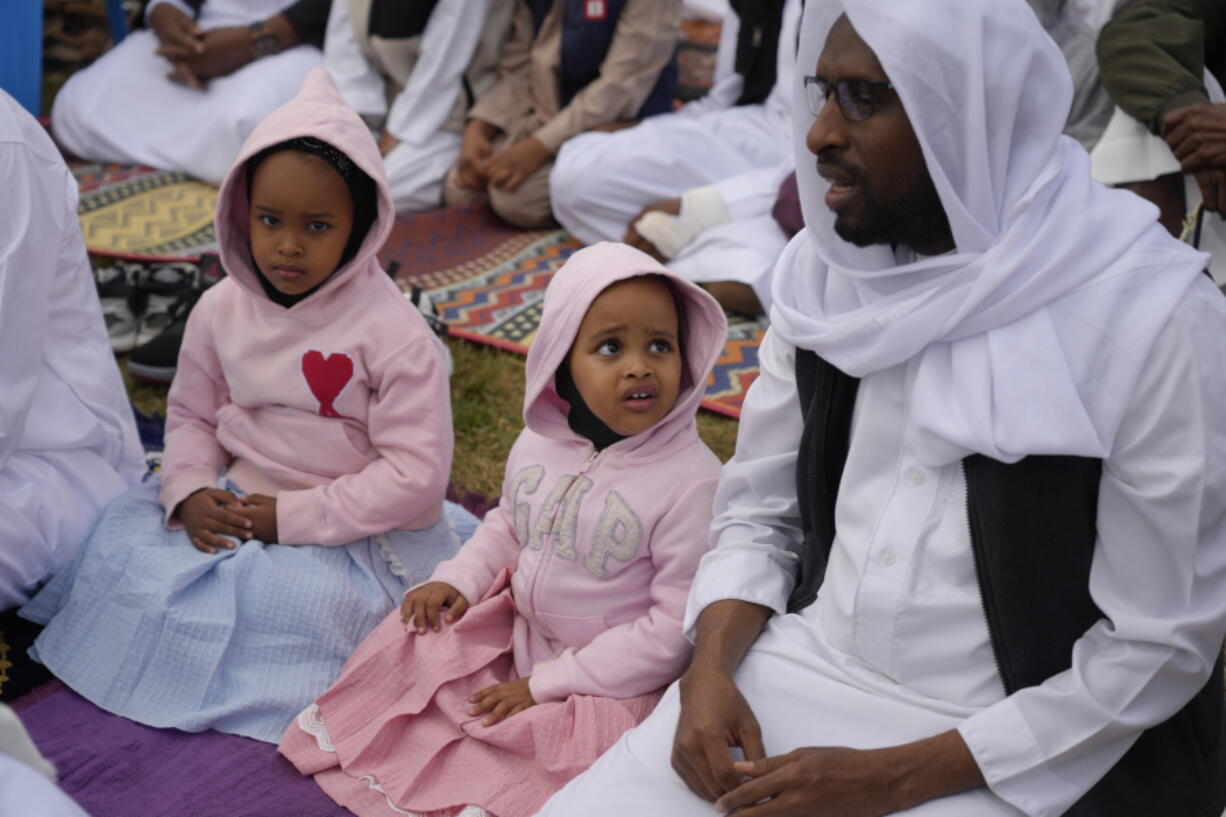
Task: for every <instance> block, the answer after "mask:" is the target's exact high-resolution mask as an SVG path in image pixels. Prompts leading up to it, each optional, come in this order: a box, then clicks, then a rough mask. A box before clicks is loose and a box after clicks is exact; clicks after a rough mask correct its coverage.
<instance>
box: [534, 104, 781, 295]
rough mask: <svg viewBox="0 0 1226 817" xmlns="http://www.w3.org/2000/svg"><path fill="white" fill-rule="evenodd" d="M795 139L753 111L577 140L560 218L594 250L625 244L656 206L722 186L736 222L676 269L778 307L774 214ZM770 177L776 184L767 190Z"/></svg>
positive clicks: (682, 258)
mask: <svg viewBox="0 0 1226 817" xmlns="http://www.w3.org/2000/svg"><path fill="white" fill-rule="evenodd" d="M787 134H788V129H787V126H786V124H784V123H780V122H776V121H775V117H772V116H770V115H768V113H767V112H766V110H765V109H764V108H763V107H762V106H760V105H753V106H748V107H743V108H730V109H726V110H718V111H710V112H708V113H704V114H700V115H697V116H685V115H672V114H665V115H662V116H655V117H651V118H650V119H647V120H644V121H643V122H642V123H641V124H639V125H637V126H635V127H633V128H628V129H626V130H621V131H615V132H613V133H599V132H592V133H585V134H582V135H580V136H576V137H575V138H574V139H571V140H569V141H568V142H566V143H565V144H563V145H562V149H561V150H560V151H559V152H558V158H557V162H556V163H555V164H554V168H553V171H552V172H551V173H550V176H549V194H550V198H551V200H552V202H553V212H554V217H555V218H556V219H557V220H558V223H560V224H561V225H562V226H563V227H565V228H566V229H567V230H569V231H570V233H571V235H573V236H575V237H576V238H578V239H579V240H580V241H582V242H584V243H585V244H591V243H594V242H596V241H608V240H612V241H620V240H621V238H622V236H623V235H624V234H625V232H626V228H627V227H628V226H629V225H630V220H631V219H633V218H634V217H635V216H637V215H638V214H639V212H640V211H641V210H642V209H643V208H644V207H646V206H647V205H648V204H652V203H654V202H657V201H661V200H663V199H669V198H674V197H677V196H680V195H681V194H682V193H684V192H685V191H686V190H689V189H691V188H694V187H703V186H706V185H712V184H719V185H720V193H721V195H722V196H723V198H724V201H725V203H726V204H727V205H728V208H729V211H730V212H731V213H732V217H733V223H732V224H728V225H723V226H722V227H717V228H714V229H713V230H709V231H708V233H710V235H708V234H703V235H700V236H698V237H696V238H695V239H694V240H693V241H691V242H690V243H689V244H688V245H686V246H685V247H683V248H682V249H681V252H680V253H678V255H677V257H676V258H674V259H673V260H672V262H670V264H669V268H670V269H672V270H673V271H675V272H677V273H678V274H680V275H683V276H685V277H686V278H689V279H690V280H693V281H739V282H741V283H746V284H749V285H750V286H752V287H753V288H754V291H755V293H756V294H757V295H758V299H759V300H760V301H761V302H762V305H763V306H764V307H767V308H769V303H770V271H771V269H772V268H773V267H774V264H775V261H776V260H777V259H778V257H779V254H780V253H782V252H783V247H784V245H786V243H787V237H786V236H785V235H784V233H783V231H782V230H781V229H780V228H779V226H778V225H777V224H776V223H775V222H774V220H773V219H772V218H771V217H770V211H771V207H772V206H773V205H774V201H775V194H776V193H777V192H778V184H779V183H780V182H781V181H782V179H783V176H785V175H786V173H787V168H789V167H790V166H791V164H792V158H791V145H790V143H789V141H788V140H787ZM763 178H765V179H777V181H774V183H773V185H771V184H768V185H767V189H766V190H765V191H764V190H763V189H762V186H761V184H760V181H761V179H763ZM750 179H753V180H754V181H758V182H759V183H758V184H754V183H752V182H750V181H749V180H750ZM742 222H743V223H742Z"/></svg>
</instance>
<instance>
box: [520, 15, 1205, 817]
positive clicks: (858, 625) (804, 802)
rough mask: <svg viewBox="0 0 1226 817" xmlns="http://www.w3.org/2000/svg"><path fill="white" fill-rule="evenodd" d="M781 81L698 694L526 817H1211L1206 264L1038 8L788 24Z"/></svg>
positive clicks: (716, 528) (699, 581)
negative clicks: (788, 116) (1103, 135)
mask: <svg viewBox="0 0 1226 817" xmlns="http://www.w3.org/2000/svg"><path fill="white" fill-rule="evenodd" d="M819 55H820V59H819ZM800 66H801V72H802V73H807V72H809V71H814V67H815V66H816V71H815V76H810V77H797V78H796V80H795V87H794V90H795V93H796V99H797V104H796V105H795V106H794V110H795V111H796V112H797V116H796V118H795V122H794V129H795V145H796V158H797V168H798V182H799V188H800V198H801V207H802V210H803V212H804V217H805V218H804V220H805V224H806V229H805V230H804V231H802V232H801V233H800V234H799V235H798V236H797V237H796V238H795V239H794V240H793V241H792V242H791V244H789V246H788V249H787V250H786V251H785V253H784V255H783V257H782V258H781V259H780V262H779V266H778V267H777V269H776V272H775V281H774V291H773V295H774V306H773V310H772V313H771V320H772V325H771V329H770V331H769V332H768V333H767V335H766V338H765V340H764V342H763V345H762V350H761V355H760V361H761V364H762V374H761V376H760V377H759V379H758V380H757V381H756V382H755V383H754V386H753V387H752V389H751V390H750V392H749V394H748V395H747V397H746V401H745V406H744V411H743V415H742V420H741V428H740V436H739V438H738V441H737V452H736V456H735V457H734V458H733V459H732V461H731V462H729V464H728V465H727V466H726V467H725V469H724V472H723V474H722V475H721V479H720V487H719V491H718V494H717V496H716V500H715V503H716V508H715V510H716V519H715V522H714V523H713V527H712V538H713V540H714V543H715V547H714V549H713V550H712V551H711V552H710V553H709V554H708V555H707V556H706V557H705V558H704V560H703V562H702V564H701V566H700V568H699V571H698V574H697V576H696V577H695V580H694V585H693V589H692V591H691V595H690V601H689V608H688V610H687V613H686V623H685V626H686V629H687V632H689V633H690V634H691V636H693V637H694V638H695V650H694V658H693V661H692V663H691V665H690V668H689V670H687V672H686V674H685V675H684V676H683V677H682V679H681V680H680V681H679V682H678V683H677V684H675V685H674V686H672V687H671V688H669V690H668V691H667V692H666V693H665V695H664V698H663V699H662V700H661V703H660V705H659V706H658V707H657V709H656V711H655V712H654V713H653V714H652V716H651V717H650V718H648V719H647V721H645V722H644V723H643V724H642V725H640V726H639V727H638V728H636V729H634V730H631V731H630V732H628V733H627V734H626V735H625V736H624V737H623V738H622V739H621V740H620V741H619V742H618V743H617V744H615V745H614V747H613V748H612V749H610V750H609V752H608V753H606V754H605V755H604V756H603V757H602V758H601V759H600V760H599V761H597V763H596V764H595V765H594V766H593V767H592V768H591V769H590V770H589V771H588V772H587V773H585V774H584V775H581V776H580V777H578V778H576V779H575V780H573V781H572V782H571V783H570V784H569V785H568V786H567V787H566V788H564V789H563V790H562V791H561V792H559V793H558V794H557V795H556V796H555V797H554V798H553V799H552V800H550V801H549V803H548V804H547V805H546V807H545V809H544V810H543V811H542V812H541V813H542V815H547V817H556V816H557V815H571V814H584V815H598V816H600V815H625V814H635V815H655V814H659V815H670V817H671V816H672V815H691V814H692V815H705V814H709V813H710V812H711V808H712V807H711V805H710V803H709V802H705V801H712V800H714V801H715V804H716V808H717V809H718V810H721V811H725V812H728V811H734V810H738V809H739V811H738V814H741V815H744V816H745V817H766V815H792V814H822V815H858V816H859V817H873V816H875V815H885V814H905V815H909V817H921V816H922V817H998V816H1000V817H1004V816H1005V815H1010V816H1012V817H1016V815H1022V814H1024V815H1030V817H1054V816H1055V815H1060V814H1069V815H1077V817H1101V816H1102V815H1112V817H1120V815H1129V816H1131V815H1136V816H1137V817H1141V816H1142V815H1152V814H1157V813H1171V814H1179V815H1181V817H1182V815H1189V817H1191V816H1192V815H1195V817H1219V815H1221V813H1222V810H1223V807H1224V806H1226V740H1223V739H1222V735H1223V728H1224V723H1223V676H1222V644H1223V637H1224V635H1226V427H1224V423H1223V421H1222V420H1221V419H1220V416H1221V407H1222V405H1223V404H1224V403H1226V368H1224V367H1223V366H1222V365H1221V361H1222V359H1223V353H1224V352H1226V301H1224V300H1223V298H1222V297H1221V295H1220V293H1218V291H1217V290H1216V289H1215V288H1214V287H1213V285H1212V283H1211V282H1210V281H1209V279H1208V278H1207V276H1205V275H1204V274H1202V273H1203V269H1204V266H1205V262H1206V257H1205V256H1204V254H1202V253H1197V252H1195V251H1194V250H1192V249H1190V248H1188V247H1186V246H1184V245H1182V244H1180V243H1178V242H1176V241H1175V240H1174V239H1172V238H1171V237H1170V236H1169V235H1167V234H1166V233H1165V231H1163V230H1162V228H1161V227H1160V226H1158V225H1157V223H1156V222H1155V212H1154V208H1153V207H1152V206H1151V205H1148V204H1147V203H1145V202H1143V201H1141V200H1140V199H1138V198H1136V197H1135V196H1127V195H1124V194H1121V193H1119V192H1116V191H1110V190H1107V189H1106V188H1103V187H1102V186H1100V185H1098V184H1097V183H1095V182H1092V181H1091V179H1090V176H1089V162H1088V159H1087V157H1086V154H1085V152H1084V150H1083V149H1082V148H1081V147H1080V146H1078V145H1077V144H1076V143H1075V142H1074V141H1073V140H1072V139H1069V138H1067V137H1063V136H1061V133H1060V132H1061V128H1062V127H1063V125H1064V123H1065V119H1066V117H1067V115H1068V111H1069V104H1070V99H1071V96H1072V87H1071V82H1070V79H1069V76H1068V69H1067V67H1066V65H1065V63H1064V60H1063V58H1062V57H1061V54H1060V52H1059V50H1058V48H1057V47H1056V45H1055V44H1054V43H1053V42H1052V40H1051V39H1050V38H1049V37H1047V36H1046V35H1045V34H1044V33H1043V30H1042V28H1041V27H1040V25H1039V23H1038V21H1037V19H1036V18H1035V16H1034V14H1033V12H1031V11H1030V10H1029V8H1028V7H1027V6H1026V5H1025V4H1023V3H1019V2H1016V0H980V2H977V3H974V4H967V3H964V2H962V0H925V2H909V3H905V4H900V3H897V2H892V0H844V2H842V3H838V2H827V3H809V4H808V7H807V9H806V15H805V19H804V21H803V24H802V29H801V52H800ZM806 107H808V108H809V109H810V110H811V111H813V115H811V116H805V115H802V113H803V112H804V111H805V110H806ZM815 156H816V161H815V158H814V157H815ZM741 758H745V759H744V760H742V759H741Z"/></svg>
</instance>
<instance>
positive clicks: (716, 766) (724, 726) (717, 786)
mask: <svg viewBox="0 0 1226 817" xmlns="http://www.w3.org/2000/svg"><path fill="white" fill-rule="evenodd" d="M733 746H739V747H741V750H742V751H743V752H744V753H745V758H746V759H747V760H761V759H762V758H764V757H766V752H765V750H764V749H763V747H762V732H761V730H760V729H759V727H758V719H757V718H756V717H754V714H753V710H751V709H750V708H749V704H748V703H747V702H746V701H745V698H744V696H742V695H741V691H740V690H739V689H737V688H736V684H735V683H733V681H732V678H731V677H729V676H728V675H727V674H725V673H723V672H719V671H715V670H703V669H701V668H698V669H696V668H695V667H692V666H691V667H690V669H689V670H688V671H687V672H686V673H685V675H683V676H681V717H680V718H679V719H678V721H677V734H676V735H675V736H674V738H673V756H672V766H673V770H674V771H675V772H676V773H677V775H678V776H679V777H680V778H681V779H682V780H683V781H685V785H687V786H689V787H690V791H692V792H694V793H695V794H697V795H698V796H699V797H701V798H702V799H704V800H718V799H719V798H720V797H722V796H723V795H724V794H726V793H727V792H730V791H733V790H735V789H736V788H737V787H738V786H740V785H741V775H740V773H738V772H737V770H736V769H735V768H734V766H733V761H732V753H731V752H730V751H729V749H730V747H733Z"/></svg>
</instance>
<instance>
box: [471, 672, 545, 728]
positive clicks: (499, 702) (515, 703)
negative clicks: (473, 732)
mask: <svg viewBox="0 0 1226 817" xmlns="http://www.w3.org/2000/svg"><path fill="white" fill-rule="evenodd" d="M529 677H530V676H529ZM468 700H469V702H470V703H471V704H472V708H470V709H469V710H468V714H469V715H473V716H476V715H481V714H484V713H486V712H489V713H490V714H489V717H487V718H486V719H485V720H484V721H482V722H481V725H482V726H493V725H494V724H496V723H498V722H499V721H500V720H503V719H505V718H509V717H511V716H512V715H515V714H517V713H519V712H523V711H524V710H525V709H527V708H528V707H530V706H536V701H535V700H533V699H532V690H531V689H529V688H528V678H527V677H525V678H520V679H519V680H518V681H508V682H506V683H505V684H494V685H493V686H492V687H486V688H485V689H483V690H481V691H480V692H478V693H477V694H476V695H474V696H472V697H471V698H469V699H468Z"/></svg>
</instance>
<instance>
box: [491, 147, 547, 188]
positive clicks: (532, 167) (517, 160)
mask: <svg viewBox="0 0 1226 817" xmlns="http://www.w3.org/2000/svg"><path fill="white" fill-rule="evenodd" d="M552 158H553V154H552V153H550V152H549V149H548V148H547V147H545V146H544V145H543V144H541V141H540V140H539V139H537V138H536V137H535V136H529V137H528V138H527V139H521V140H519V141H518V142H516V143H515V144H514V145H511V147H509V148H504V149H502V150H500V151H498V152H497V153H495V154H494V155H493V156H491V157H490V158H489V159H488V160H486V162H485V175H486V177H487V178H488V179H489V180H490V184H492V185H494V186H495V187H500V188H502V189H503V190H506V191H507V192H508V193H509V192H511V191H513V190H514V189H515V188H517V187H519V186H520V184H522V183H523V181H524V179H526V178H528V177H529V176H531V175H532V174H533V173H535V172H536V171H537V169H538V168H540V167H541V165H543V164H545V162H547V161H549V160H550V159H552Z"/></svg>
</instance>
